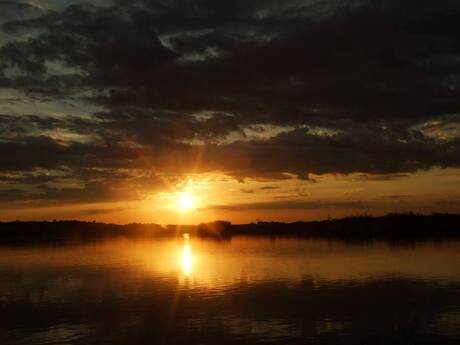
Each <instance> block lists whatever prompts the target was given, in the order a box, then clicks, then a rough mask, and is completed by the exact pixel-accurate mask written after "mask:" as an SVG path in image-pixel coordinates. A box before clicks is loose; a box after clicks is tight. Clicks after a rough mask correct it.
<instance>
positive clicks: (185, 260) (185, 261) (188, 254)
mask: <svg viewBox="0 0 460 345" xmlns="http://www.w3.org/2000/svg"><path fill="white" fill-rule="evenodd" d="M192 265H193V260H192V249H191V247H190V235H189V234H184V246H183V248H182V272H184V275H185V276H187V277H188V276H190V273H192Z"/></svg>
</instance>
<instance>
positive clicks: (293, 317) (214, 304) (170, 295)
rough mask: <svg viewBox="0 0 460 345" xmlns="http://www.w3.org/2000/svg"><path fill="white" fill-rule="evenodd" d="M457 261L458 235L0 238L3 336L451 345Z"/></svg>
mask: <svg viewBox="0 0 460 345" xmlns="http://www.w3.org/2000/svg"><path fill="white" fill-rule="evenodd" d="M459 267H460V243H459V242H444V243H431V242H426V243H418V244H411V245H405V246H395V245H390V244H388V243H379V242H377V243H374V244H371V245H355V244H347V243H343V242H334V241H332V242H331V241H323V240H298V239H288V238H283V239H269V238H250V237H236V238H233V239H232V240H231V241H223V242H218V241H208V240H203V239H197V238H193V237H190V236H188V235H185V236H183V237H178V238H177V239H163V240H154V241H153V240H152V241H146V240H142V241H139V240H123V241H113V242H103V243H90V244H79V245H64V246H41V247H40V246H32V247H16V248H1V249H0V277H1V278H0V312H1V315H2V316H0V318H1V319H2V320H1V321H2V322H1V323H0V343H1V344H2V345H3V344H7V345H9V344H12V345H16V344H28V345H29V344H32V345H33V344H92V343H98V341H99V340H100V339H104V342H103V343H110V344H132V343H136V344H144V343H145V344H147V343H148V344H150V343H167V344H185V343H189V342H193V343H203V344H216V343H219V344H238V343H248V342H249V343H253V344H262V343H263V344H265V343H267V342H268V343H279V344H286V343H294V344H296V343H299V344H300V343H304V341H305V339H310V340H311V341H313V342H315V343H318V344H334V339H336V337H337V336H340V337H341V339H342V338H343V339H344V341H345V342H346V343H351V344H354V343H356V344H359V343H363V342H364V343H375V342H376V341H377V340H379V339H380V340H379V341H380V343H382V344H386V343H388V344H390V343H391V344H393V343H398V342H399V343H405V344H411V343H419V342H420V341H421V340H423V341H424V342H425V343H428V344H451V343H452V344H455V343H456V342H458V341H459V340H460V331H459V327H458V325H459V324H460V269H459ZM5 315H8V317H5Z"/></svg>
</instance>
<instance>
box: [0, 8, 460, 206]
mask: <svg viewBox="0 0 460 345" xmlns="http://www.w3.org/2000/svg"><path fill="white" fill-rule="evenodd" d="M29 7H30V8H29ZM0 8H5V9H12V10H11V11H15V9H17V11H21V13H22V12H24V13H25V12H27V13H29V12H30V11H32V12H33V13H35V12H36V11H41V10H38V9H36V8H34V7H33V6H31V5H27V4H26V3H20V2H10V1H0ZM34 11H35V12H34ZM9 19H10V20H8V21H7V22H5V23H4V24H3V30H4V33H5V34H6V35H11V37H12V38H14V37H15V36H13V35H17V34H19V33H22V34H24V36H23V38H22V39H17V40H15V39H11V40H10V41H9V42H8V43H6V44H4V45H3V47H2V48H1V49H0V86H3V87H4V88H8V89H14V90H16V91H20V92H23V93H24V97H33V99H38V100H54V101H61V100H67V99H78V100H79V101H80V102H84V103H85V104H87V105H88V109H89V106H92V107H95V106H97V107H99V109H100V110H99V111H97V112H92V113H90V114H85V115H87V116H85V117H77V116H75V115H73V116H70V115H66V114H61V115H60V116H57V115H55V114H49V116H45V115H40V116H39V115H31V114H23V115H22V116H12V115H2V116H1V118H0V120H1V121H0V129H1V134H0V152H1V153H2V154H1V155H0V171H18V172H22V174H24V173H26V172H28V171H31V170H33V169H37V168H43V169H64V168H65V169H69V171H70V173H69V174H70V175H72V174H73V176H74V177H75V178H76V179H77V180H79V182H80V184H82V185H86V186H88V188H89V187H91V188H93V185H92V183H93V178H92V177H88V176H85V175H82V174H80V173H81V172H82V171H84V170H85V169H86V171H94V169H96V168H97V169H106V170H105V171H108V172H109V173H108V174H109V175H110V174H111V173H114V174H118V172H119V171H120V169H144V170H145V171H149V170H154V171H157V172H165V173H178V174H180V173H186V172H190V171H195V172H204V171H216V170H218V171H223V172H225V173H227V174H229V175H232V176H235V177H236V178H238V179H244V178H245V177H256V178H275V179H282V178H287V177H289V176H297V177H298V178H302V179H311V178H310V176H311V175H309V174H310V173H316V174H323V173H337V174H341V173H343V174H348V173H354V172H358V173H363V175H362V176H363V177H362V179H369V180H392V179H396V178H400V177H404V176H405V173H407V172H414V171H417V170H420V169H429V168H431V167H434V166H440V167H458V166H459V165H460V134H459V133H460V132H459V130H458V129H459V128H460V122H459V118H458V115H456V114H458V113H459V109H460V97H459V96H460V59H459V57H460V38H459V36H458V22H459V20H460V5H459V4H458V2H457V1H451V0H446V1H442V2H434V1H429V0H418V1H415V0H409V1H404V2H401V1H397V0H367V1H352V0H349V1H340V2H337V1H332V0H323V1H306V0H305V1H299V0H286V1H274V0H270V1H261V0H252V1H243V0H241V1H240V0H237V1H218V2H216V1H211V0H199V1H196V0H194V1H191V0H190V1H188V0H185V1H184V0H180V1H179V0H168V1H159V0H158V1H154V0H149V1H148V0H135V1H124V0H119V1H113V2H112V3H111V4H105V5H104V6H102V5H98V6H96V5H91V4H88V3H80V2H77V1H76V2H75V3H74V4H73V5H70V6H68V7H65V8H62V9H60V10H54V11H51V10H50V11H46V12H44V11H42V12H40V13H38V14H37V15H33V16H32V15H29V14H28V15H27V16H25V15H24V16H22V15H21V16H12V17H11V18H9ZM257 126H258V127H257ZM280 128H281V129H282V130H280V131H277V129H280ZM251 131H252V132H251ZM58 133H70V134H72V135H73V136H69V135H67V136H59V135H58ZM75 135H78V136H80V139H78V138H77V137H75ZM197 162H199V165H197ZM191 169H192V170H191ZM104 179H110V177H107V176H106V177H104ZM127 179H128V180H129V179H130V177H128V178H127ZM133 181H134V180H133ZM133 183H134V182H133ZM29 184H30V185H34V186H36V183H35V182H30V183H29ZM109 189H110V187H107V188H106V189H105V188H102V190H100V189H98V187H94V190H95V192H94V193H99V192H100V195H102V196H104V197H107V198H108V197H111V196H113V195H112V194H110V193H111V192H109V193H106V192H105V191H106V190H109ZM42 192H43V193H45V194H46V195H48V196H50V197H53V196H54V197H55V198H57V199H59V198H60V196H59V195H63V194H64V192H65V193H67V195H73V197H75V198H76V197H77V192H75V194H73V192H72V191H68V190H65V189H61V190H53V189H48V190H45V189H43V190H42ZM60 193H61V194H60ZM61 198H62V197H61ZM94 198H95V196H88V199H94ZM280 207H281V206H280ZM325 207H327V206H325Z"/></svg>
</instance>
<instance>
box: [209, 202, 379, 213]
mask: <svg viewBox="0 0 460 345" xmlns="http://www.w3.org/2000/svg"><path fill="white" fill-rule="evenodd" d="M369 207H370V205H368V204H366V203H363V202H360V201H343V202H340V201H336V202H327V201H305V200H283V201H268V202H254V203H241V204H233V205H212V206H209V208H210V209H215V210H225V211H243V210H318V209H328V208H331V209H366V208H369Z"/></svg>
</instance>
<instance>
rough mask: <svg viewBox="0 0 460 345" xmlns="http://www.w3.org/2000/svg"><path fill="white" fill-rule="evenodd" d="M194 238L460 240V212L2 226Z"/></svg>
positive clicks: (37, 234) (54, 236) (62, 234)
mask: <svg viewBox="0 0 460 345" xmlns="http://www.w3.org/2000/svg"><path fill="white" fill-rule="evenodd" d="M184 233H188V234H190V235H191V236H196V237H203V238H213V239H216V240H219V239H220V240H226V239H230V238H231V237H233V236H242V235H245V236H276V237H280V236H295V237H307V238H325V239H337V240H345V241H372V240H388V241H418V240H442V239H449V238H457V239H460V214H432V215H419V214H413V213H404V214H388V215H386V216H382V217H372V216H365V215H364V216H354V217H346V218H341V219H329V220H322V221H308V222H293V223H282V222H257V223H250V224H231V223H230V222H227V221H215V222H210V223H203V224H198V225H182V226H181V225H167V226H161V225H158V224H138V223H132V224H126V225H116V224H105V223H97V222H82V221H72V220H69V221H42V222H37V221H13V222H0V243H34V242H60V241H97V240H104V239H109V238H117V237H122V238H123V237H124V238H159V237H174V236H182V235H183V234H184Z"/></svg>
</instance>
